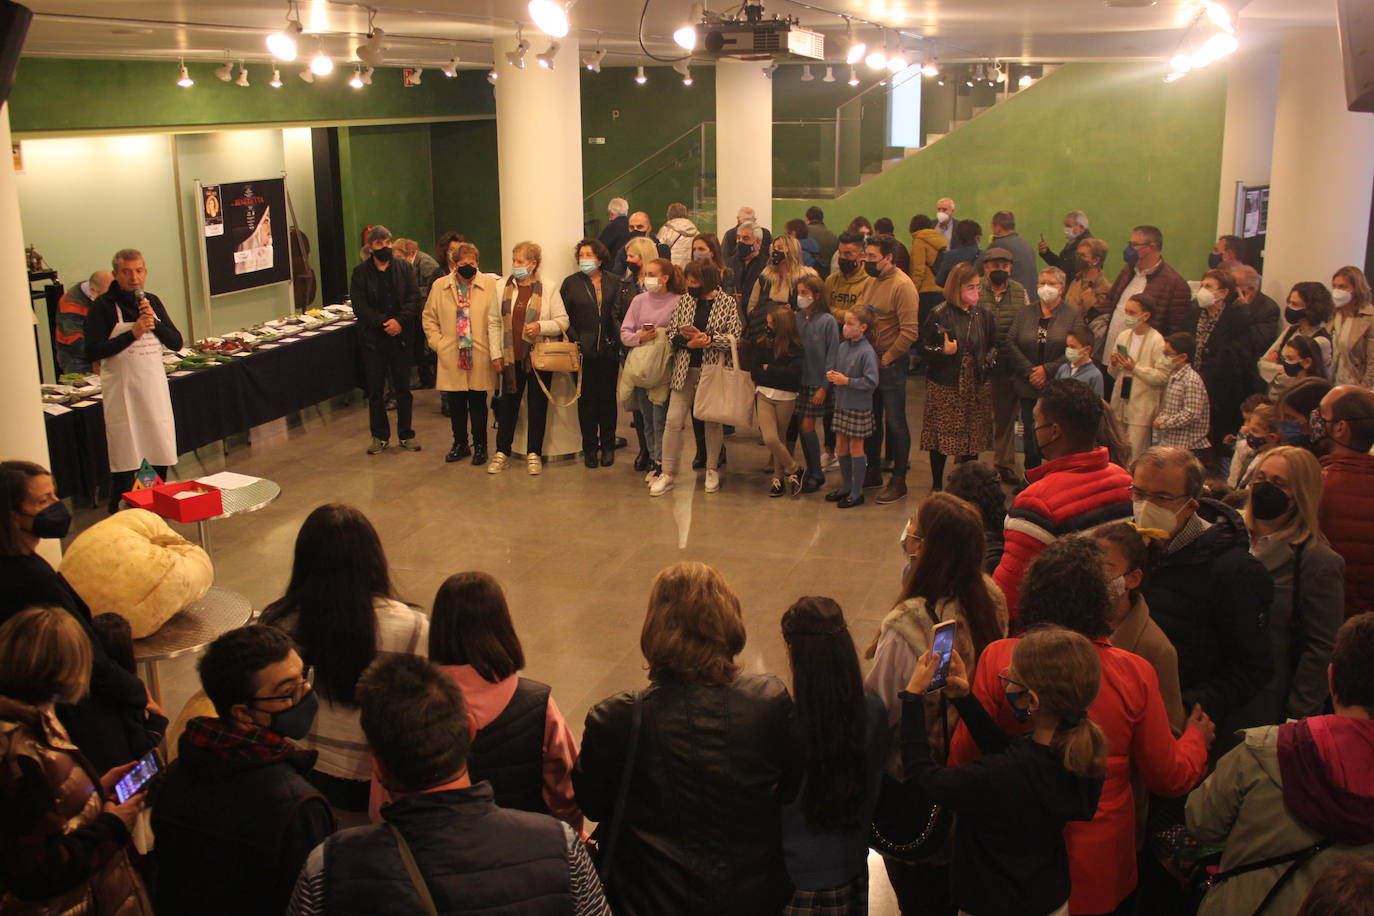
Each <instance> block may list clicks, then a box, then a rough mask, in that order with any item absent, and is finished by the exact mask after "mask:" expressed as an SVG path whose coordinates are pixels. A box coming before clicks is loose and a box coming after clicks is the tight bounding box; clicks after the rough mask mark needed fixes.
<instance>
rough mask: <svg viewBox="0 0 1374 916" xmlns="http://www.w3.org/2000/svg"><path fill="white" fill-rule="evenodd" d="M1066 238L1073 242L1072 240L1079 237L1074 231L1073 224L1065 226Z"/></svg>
mask: <svg viewBox="0 0 1374 916" xmlns="http://www.w3.org/2000/svg"><path fill="white" fill-rule="evenodd" d="M1064 238H1066V239H1068V240H1069V241H1071V242H1072V241H1073V240H1074V239H1076V238H1078V236H1077V235H1076V234H1075V233H1074V231H1073V227H1072V226H1065V227H1064Z"/></svg>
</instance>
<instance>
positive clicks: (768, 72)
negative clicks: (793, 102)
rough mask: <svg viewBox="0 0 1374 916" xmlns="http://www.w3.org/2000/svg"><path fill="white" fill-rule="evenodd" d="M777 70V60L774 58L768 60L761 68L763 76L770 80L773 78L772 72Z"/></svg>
mask: <svg viewBox="0 0 1374 916" xmlns="http://www.w3.org/2000/svg"><path fill="white" fill-rule="evenodd" d="M777 72H778V62H777V61H775V60H770V61H769V62H768V66H766V67H764V68H763V75H764V77H765V78H766V79H770V80H771V79H772V78H773V74H774V73H777Z"/></svg>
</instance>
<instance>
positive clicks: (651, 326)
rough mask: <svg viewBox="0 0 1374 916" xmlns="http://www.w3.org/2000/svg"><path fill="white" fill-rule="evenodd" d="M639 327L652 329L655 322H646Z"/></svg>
mask: <svg viewBox="0 0 1374 916" xmlns="http://www.w3.org/2000/svg"><path fill="white" fill-rule="evenodd" d="M639 327H640V328H641V329H642V330H645V331H652V330H653V329H654V326H653V324H652V323H650V322H645V323H644V324H641V325H640V326H639Z"/></svg>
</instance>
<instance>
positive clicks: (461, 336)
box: [453, 283, 472, 370]
mask: <svg viewBox="0 0 1374 916" xmlns="http://www.w3.org/2000/svg"><path fill="white" fill-rule="evenodd" d="M470 290H471V287H469V286H467V285H466V284H463V283H455V284H453V292H454V293H455V294H456V295H457V296H458V328H457V331H456V333H457V335H458V368H459V369H463V370H468V369H471V368H472V307H471V306H472V302H471V297H470V292H469V291H470Z"/></svg>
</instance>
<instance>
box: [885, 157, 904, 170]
mask: <svg viewBox="0 0 1374 916" xmlns="http://www.w3.org/2000/svg"><path fill="white" fill-rule="evenodd" d="M905 161H906V159H905V158H903V159H884V160H883V164H882V170H883V171H884V172H886V171H887V170H888V169H890V168H892V167H893V166H894V165H901V164H902V163H903V162H905Z"/></svg>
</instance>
